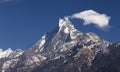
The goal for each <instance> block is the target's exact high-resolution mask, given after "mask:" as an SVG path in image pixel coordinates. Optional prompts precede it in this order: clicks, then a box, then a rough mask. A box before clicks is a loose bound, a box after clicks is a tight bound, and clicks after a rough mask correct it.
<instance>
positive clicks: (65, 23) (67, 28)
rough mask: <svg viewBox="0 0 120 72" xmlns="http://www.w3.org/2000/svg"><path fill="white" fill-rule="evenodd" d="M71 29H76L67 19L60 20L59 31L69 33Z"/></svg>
mask: <svg viewBox="0 0 120 72" xmlns="http://www.w3.org/2000/svg"><path fill="white" fill-rule="evenodd" d="M71 29H72V30H73V29H75V27H74V25H73V24H72V22H71V21H70V20H69V19H68V18H67V17H64V18H63V19H61V18H60V19H59V31H61V30H64V32H65V33H69V32H70V30H71Z"/></svg>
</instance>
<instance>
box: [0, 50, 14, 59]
mask: <svg viewBox="0 0 120 72" xmlns="http://www.w3.org/2000/svg"><path fill="white" fill-rule="evenodd" d="M12 52H13V50H12V49H11V48H8V49H7V50H5V51H2V50H1V52H0V58H5V57H8V56H9V55H10V54H11V53H12Z"/></svg>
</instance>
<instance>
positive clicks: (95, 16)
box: [69, 10, 110, 29]
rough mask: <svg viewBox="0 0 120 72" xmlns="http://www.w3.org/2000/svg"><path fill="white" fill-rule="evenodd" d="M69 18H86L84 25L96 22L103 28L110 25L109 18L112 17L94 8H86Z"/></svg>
mask: <svg viewBox="0 0 120 72" xmlns="http://www.w3.org/2000/svg"><path fill="white" fill-rule="evenodd" d="M69 18H77V19H82V20H84V25H89V24H95V25H96V26H97V27H99V28H101V29H105V28H107V27H110V25H109V20H110V17H109V16H107V15H106V14H100V13H98V12H96V11H94V10H85V11H82V12H80V13H75V14H73V15H72V16H69Z"/></svg>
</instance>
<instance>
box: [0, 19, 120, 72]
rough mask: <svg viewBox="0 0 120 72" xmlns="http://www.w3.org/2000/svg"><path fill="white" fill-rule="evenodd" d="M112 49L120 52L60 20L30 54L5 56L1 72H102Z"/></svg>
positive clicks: (15, 53)
mask: <svg viewBox="0 0 120 72" xmlns="http://www.w3.org/2000/svg"><path fill="white" fill-rule="evenodd" d="M111 47H112V48H113V49H115V50H116V48H114V44H111V43H109V42H107V41H105V40H104V39H102V38H100V37H99V36H97V35H96V34H95V33H92V32H89V33H82V32H81V31H79V30H77V29H76V28H75V27H74V25H73V24H72V23H71V22H70V21H69V19H68V18H64V19H59V24H58V26H57V27H56V28H55V29H54V30H53V31H51V32H48V33H46V34H45V35H43V37H42V38H41V39H40V40H39V41H38V42H37V43H36V44H35V45H33V47H31V48H29V49H28V50H27V51H24V52H23V51H22V50H17V51H10V52H8V53H7V54H9V53H10V54H9V55H6V56H4V53H2V55H0V70H1V71H0V72H98V71H99V69H100V70H101V71H99V72H102V69H101V67H103V64H105V63H103V64H102V65H101V62H103V61H104V56H107V57H111V56H109V55H110V54H111V52H112V53H114V52H113V50H112V48H111ZM117 48H118V49H119V48H120V47H119V43H118V46H117ZM1 52H2V50H0V53H1ZM109 52H110V53H109ZM102 55H103V56H102ZM116 58H117V57H115V58H114V59H116ZM111 59H112V58H111ZM96 63H98V64H97V65H96ZM104 66H106V65H104ZM104 72H107V71H104ZM108 72H110V71H108Z"/></svg>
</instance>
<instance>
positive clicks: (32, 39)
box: [0, 0, 120, 50]
mask: <svg viewBox="0 0 120 72" xmlns="http://www.w3.org/2000/svg"><path fill="white" fill-rule="evenodd" d="M119 3H120V1H119V0H77V1H76V0H10V1H9V0H8V1H5V0H0V48H3V49H7V48H12V49H16V48H22V49H24V50H26V49H28V48H30V47H32V45H33V44H34V43H36V42H37V41H38V40H39V39H40V38H41V36H42V35H43V34H44V33H46V32H48V31H50V30H53V29H54V28H55V27H56V25H57V24H58V19H59V18H63V17H64V16H68V15H72V14H74V13H78V12H81V11H84V10H89V9H92V10H95V11H97V12H99V13H105V14H106V15H108V16H110V17H111V19H110V22H109V24H110V26H111V28H109V29H107V30H101V29H99V28H96V27H95V26H94V25H87V26H84V25H82V23H83V21H82V20H79V19H71V21H72V22H73V24H74V25H75V27H76V28H77V29H79V30H80V31H82V32H95V33H96V34H98V35H99V36H100V37H102V38H104V39H105V40H107V41H110V42H118V41H120V32H119V31H120V28H119V27H120V20H119V19H120V18H119V17H120V14H119V13H120V9H119Z"/></svg>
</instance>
